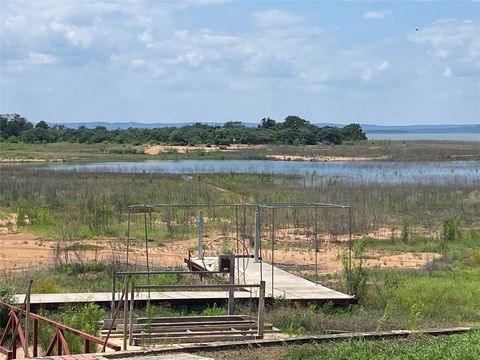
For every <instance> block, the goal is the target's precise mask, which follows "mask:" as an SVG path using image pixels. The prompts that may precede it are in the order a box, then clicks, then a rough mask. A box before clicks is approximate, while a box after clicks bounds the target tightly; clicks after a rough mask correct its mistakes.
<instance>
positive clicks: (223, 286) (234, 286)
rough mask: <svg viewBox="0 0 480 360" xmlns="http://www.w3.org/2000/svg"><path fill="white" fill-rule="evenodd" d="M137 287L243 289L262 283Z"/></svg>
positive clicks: (137, 286)
mask: <svg viewBox="0 0 480 360" xmlns="http://www.w3.org/2000/svg"><path fill="white" fill-rule="evenodd" d="M134 287H135V289H227V290H229V289H243V288H260V284H204V285H199V284H195V285H136V284H135V286H134Z"/></svg>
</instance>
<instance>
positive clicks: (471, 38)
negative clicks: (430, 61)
mask: <svg viewBox="0 0 480 360" xmlns="http://www.w3.org/2000/svg"><path fill="white" fill-rule="evenodd" d="M479 34H480V25H479V24H477V23H474V22H472V21H470V20H467V21H460V20H455V19H442V20H439V21H436V22H435V23H433V24H431V25H429V26H427V27H425V28H422V29H419V30H418V31H415V32H413V33H410V34H409V35H408V39H409V40H410V41H413V42H415V43H418V44H425V45H427V46H428V47H429V53H430V54H431V55H433V56H435V57H439V58H448V57H455V58H458V59H459V58H461V59H463V60H465V61H478V60H480V36H479Z"/></svg>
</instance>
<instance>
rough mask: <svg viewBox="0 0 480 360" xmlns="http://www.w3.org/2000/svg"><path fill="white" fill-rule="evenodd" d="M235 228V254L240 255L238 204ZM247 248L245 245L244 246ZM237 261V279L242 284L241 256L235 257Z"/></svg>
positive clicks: (236, 206)
mask: <svg viewBox="0 0 480 360" xmlns="http://www.w3.org/2000/svg"><path fill="white" fill-rule="evenodd" d="M235 230H236V237H235V238H236V239H237V241H236V246H237V248H236V251H235V254H236V255H239V253H240V251H239V250H240V246H239V241H240V239H239V236H240V232H239V228H238V205H235ZM243 248H244V249H245V247H243ZM242 260H243V261H244V259H243V258H242ZM235 261H236V263H237V264H236V267H237V279H238V283H239V284H240V258H237V257H235Z"/></svg>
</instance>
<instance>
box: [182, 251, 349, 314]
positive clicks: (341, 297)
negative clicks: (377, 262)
mask: <svg viewBox="0 0 480 360" xmlns="http://www.w3.org/2000/svg"><path fill="white" fill-rule="evenodd" d="M191 263H192V264H194V267H195V268H197V269H202V270H210V271H215V270H218V260H217V258H205V259H203V260H200V259H191ZM272 273H273V276H272ZM235 278H236V283H238V284H242V283H243V284H255V283H258V282H260V281H261V280H264V281H265V283H266V284H265V285H266V286H265V289H266V297H267V298H284V299H286V300H292V301H300V302H312V303H320V304H323V303H327V302H332V303H334V304H337V305H342V304H343V305H346V304H355V303H356V302H357V299H356V298H355V297H354V296H350V295H347V294H344V293H341V292H339V291H336V290H333V289H330V288H328V287H326V286H323V285H321V284H316V283H314V282H312V281H309V280H307V279H305V278H302V277H300V276H297V275H294V274H291V273H289V272H287V271H285V270H282V269H280V268H278V267H277V266H272V265H271V264H269V263H266V262H263V263H262V262H254V260H253V258H237V259H236V262H235ZM272 284H273V286H272ZM236 296H237V294H235V297H236Z"/></svg>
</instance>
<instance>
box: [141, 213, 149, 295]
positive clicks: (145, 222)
mask: <svg viewBox="0 0 480 360" xmlns="http://www.w3.org/2000/svg"><path fill="white" fill-rule="evenodd" d="M143 214H144V225H145V253H146V255H147V272H150V261H149V259H148V230H147V207H146V206H145V207H144V213H143ZM147 283H148V285H150V274H147ZM148 297H149V298H150V289H149V290H148Z"/></svg>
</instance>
